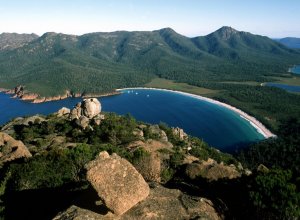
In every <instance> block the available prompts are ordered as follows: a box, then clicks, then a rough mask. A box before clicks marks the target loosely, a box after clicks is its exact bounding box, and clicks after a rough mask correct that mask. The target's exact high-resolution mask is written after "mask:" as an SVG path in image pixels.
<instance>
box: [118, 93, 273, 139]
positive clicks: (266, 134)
mask: <svg viewBox="0 0 300 220" xmlns="http://www.w3.org/2000/svg"><path fill="white" fill-rule="evenodd" d="M130 89H153V90H161V91H168V92H174V93H178V94H182V95H187V96H190V97H193V98H196V99H200V100H203V101H206V102H210V103H213V104H216V105H219V106H223V107H225V108H227V109H230V110H232V111H234V112H236V113H238V114H239V115H240V116H241V117H242V118H244V119H245V120H247V121H249V123H250V124H251V125H252V126H253V127H254V128H255V129H256V130H257V132H259V133H261V134H262V135H263V136H264V137H265V138H271V137H276V135H275V134H273V133H272V132H271V131H270V130H269V129H267V128H266V127H265V126H264V125H263V124H262V123H261V122H260V121H258V120H257V119H256V118H254V117H253V116H250V115H248V114H247V113H245V112H243V111H242V110H240V109H238V108H236V107H234V106H231V105H228V104H226V103H223V102H220V101H217V100H214V99H211V98H206V97H203V96H200V95H195V94H191V93H187V92H181V91H176V90H169V89H160V88H147V87H135V88H123V89H116V91H122V90H130Z"/></svg>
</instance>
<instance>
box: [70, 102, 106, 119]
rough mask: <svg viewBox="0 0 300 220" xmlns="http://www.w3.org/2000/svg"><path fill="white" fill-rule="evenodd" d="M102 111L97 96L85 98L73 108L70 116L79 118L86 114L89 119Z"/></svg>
mask: <svg viewBox="0 0 300 220" xmlns="http://www.w3.org/2000/svg"><path fill="white" fill-rule="evenodd" d="M100 112H101V103H100V102H99V100H98V99H96V98H90V99H84V100H83V101H82V102H81V103H77V105H76V106H75V107H74V109H72V111H71V114H70V118H71V119H79V118H80V117H81V116H85V117H87V118H89V119H91V118H93V117H95V116H97V115H98V114H100Z"/></svg>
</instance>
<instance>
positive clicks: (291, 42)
mask: <svg viewBox="0 0 300 220" xmlns="http://www.w3.org/2000/svg"><path fill="white" fill-rule="evenodd" d="M275 40H276V41H278V42H280V43H282V44H284V45H285V46H287V47H289V48H295V49H300V38H296V37H285V38H281V39H275Z"/></svg>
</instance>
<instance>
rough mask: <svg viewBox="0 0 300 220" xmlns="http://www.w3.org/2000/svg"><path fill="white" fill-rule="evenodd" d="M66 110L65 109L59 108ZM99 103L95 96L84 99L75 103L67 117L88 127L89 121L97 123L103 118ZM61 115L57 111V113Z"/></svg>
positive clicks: (83, 126)
mask: <svg viewBox="0 0 300 220" xmlns="http://www.w3.org/2000/svg"><path fill="white" fill-rule="evenodd" d="M60 111H64V112H66V110H65V109H64V110H62V109H61V110H60ZM100 113H101V103H100V102H99V100H98V99H96V98H89V99H84V100H83V101H82V102H79V103H77V104H76V106H75V107H74V108H73V109H72V110H71V111H70V113H69V118H70V119H71V120H74V119H76V124H77V125H79V126H80V127H82V128H84V129H85V128H86V127H88V125H89V124H90V122H91V121H93V122H94V123H95V124H97V125H99V124H100V123H101V120H103V119H104V115H101V114H100ZM57 114H59V115H61V114H60V113H59V112H58V113H57Z"/></svg>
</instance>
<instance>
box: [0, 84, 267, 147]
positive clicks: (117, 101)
mask: <svg viewBox="0 0 300 220" xmlns="http://www.w3.org/2000/svg"><path fill="white" fill-rule="evenodd" d="M81 100H82V99H81V98H68V99H64V100H60V101H52V102H45V103H40V104H32V103H30V102H25V101H21V100H19V99H14V98H11V96H10V95H7V94H4V93H0V125H3V124H5V123H6V122H8V121H9V120H11V119H13V118H15V117H19V116H30V115H34V114H43V115H47V114H50V113H53V112H56V111H58V110H59V109H60V108H62V107H68V108H72V107H73V106H74V105H75V104H76V103H78V102H80V101H81ZM99 100H100V102H101V105H102V111H104V112H115V113H117V114H121V115H125V114H130V115H132V116H133V117H135V118H136V119H137V120H138V121H144V122H146V123H152V124H157V123H160V122H163V123H166V124H168V125H169V126H172V127H180V128H183V129H184V131H185V132H186V133H188V134H190V135H193V136H196V137H199V138H200V139H203V140H204V141H206V142H207V143H208V144H210V145H211V146H213V147H216V148H218V149H220V150H222V151H225V152H232V151H234V150H236V148H237V147H244V146H246V145H249V144H251V143H255V142H257V141H260V140H263V139H264V137H263V135H262V134H260V133H259V132H258V131H257V130H256V128H254V127H253V126H252V125H251V124H250V122H249V121H247V120H245V119H244V118H242V117H240V115H239V114H237V113H235V112H233V111H231V110H229V109H227V108H225V107H222V106H219V105H216V104H213V103H210V102H207V101H204V100H199V99H197V98H194V97H190V96H187V95H184V94H179V93H174V92H171V91H161V90H152V89H129V90H123V91H122V93H121V94H120V95H114V96H108V97H101V98H99Z"/></svg>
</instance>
